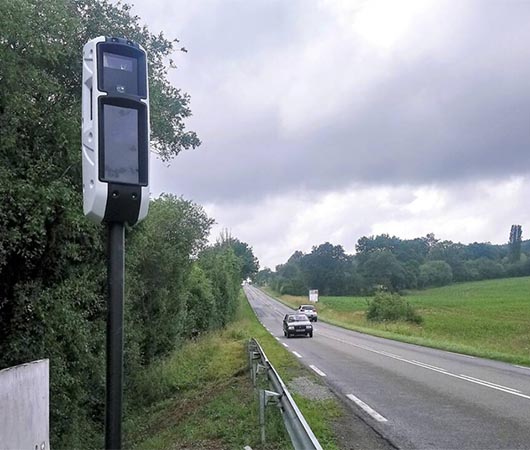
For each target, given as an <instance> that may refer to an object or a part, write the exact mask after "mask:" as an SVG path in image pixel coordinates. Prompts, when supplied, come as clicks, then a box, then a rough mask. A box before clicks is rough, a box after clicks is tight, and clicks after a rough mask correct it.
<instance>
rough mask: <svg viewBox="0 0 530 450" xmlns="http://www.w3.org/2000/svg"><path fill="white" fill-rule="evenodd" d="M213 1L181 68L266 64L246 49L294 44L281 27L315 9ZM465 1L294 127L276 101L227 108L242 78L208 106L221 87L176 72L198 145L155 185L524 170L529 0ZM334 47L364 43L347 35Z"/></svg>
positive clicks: (440, 177)
mask: <svg viewBox="0 0 530 450" xmlns="http://www.w3.org/2000/svg"><path fill="white" fill-rule="evenodd" d="M213 4H214V6H213V7H212V8H211V9H210V10H209V11H205V15H204V17H202V19H200V20H199V21H198V23H197V29H196V30H195V31H194V32H191V31H190V33H191V34H190V36H189V39H190V41H193V42H190V46H193V47H195V50H194V51H195V52H196V53H197V55H198V56H197V59H196V60H194V64H195V63H197V64H198V65H199V66H197V67H195V66H194V67H193V69H191V68H190V67H188V70H193V71H202V70H206V71H207V70H208V69H209V68H212V67H214V68H217V69H219V76H224V77H230V76H232V75H236V74H237V70H238V69H237V64H238V62H240V63H241V64H246V67H247V68H248V67H249V65H250V67H253V66H252V64H256V67H258V68H259V67H260V65H261V67H265V65H266V61H255V60H252V58H253V55H254V56H255V54H259V53H260V52H262V51H263V52H264V53H263V57H264V58H266V57H267V55H270V54H271V53H270V52H271V47H274V46H281V45H284V44H285V45H288V44H289V42H290V40H295V41H298V42H303V38H301V37H300V36H299V35H293V36H290V35H289V33H290V32H292V29H291V28H290V27H295V28H296V30H298V32H299V31H300V28H297V27H300V26H301V23H300V17H297V16H296V14H297V12H300V14H303V18H304V20H307V21H308V23H309V22H310V23H312V25H315V23H316V21H315V19H314V17H312V15H311V14H316V13H317V10H316V8H315V7H313V8H311V7H308V3H307V2H279V1H276V2H271V3H269V2H229V3H227V4H226V6H225V4H220V3H215V2H214V3H213ZM451 4H452V3H451V2H449V3H447V4H446V5H451ZM467 5H468V9H467V10H466V12H465V14H466V16H465V17H464V18H460V19H461V20H460V21H457V22H458V23H457V25H455V17H453V16H452V14H457V12H455V11H453V10H452V9H451V7H450V6H448V7H447V8H446V9H444V12H445V15H444V16H443V17H441V18H440V21H441V22H440V23H439V24H437V26H438V27H439V28H440V29H442V30H445V32H444V33H442V34H443V36H444V38H443V41H442V42H434V43H433V45H432V47H431V46H429V45H428V44H425V43H422V44H423V47H422V49H423V50H421V51H419V52H416V51H415V49H414V48H411V49H410V51H409V50H408V49H406V48H405V49H403V48H401V49H399V50H398V51H397V52H396V54H395V55H394V58H393V59H392V61H391V62H389V63H387V64H386V65H385V70H386V71H387V73H386V74H385V76H384V77H382V78H381V79H380V80H379V81H374V84H373V85H372V86H371V89H369V90H368V91H367V92H359V91H357V90H353V91H351V92H349V93H348V95H345V96H344V98H343V102H342V104H341V107H340V108H339V109H338V110H337V111H336V113H335V114H334V115H332V116H329V117H325V118H323V119H322V120H321V121H320V122H319V123H318V125H315V123H314V121H308V128H307V129H304V130H303V131H302V132H292V133H285V132H284V130H283V131H282V118H281V117H280V112H279V109H278V108H275V106H274V99H272V102H270V104H266V103H264V104H257V105H256V108H255V109H253V108H252V106H248V105H247V106H245V107H242V106H240V105H239V106H238V102H237V101H236V100H237V99H235V98H233V97H232V98H231V96H237V95H245V91H244V90H242V91H241V92H243V93H242V94H241V92H240V94H238V89H240V87H239V86H233V90H232V91H231V92H230V95H231V96H227V97H222V98H218V99H212V102H213V103H212V104H215V105H216V107H215V108H212V109H208V97H209V96H212V97H214V96H216V95H217V94H219V91H215V90H213V91H212V92H211V93H209V92H201V84H200V83H199V82H195V83H194V82H193V80H191V81H190V80H188V82H189V83H190V84H189V86H190V88H191V89H190V93H191V95H192V109H193V108H194V106H193V98H194V95H195V94H197V96H198V97H200V99H201V100H200V109H199V110H196V109H194V113H195V115H196V118H195V120H194V121H193V122H192V123H193V126H194V128H196V129H197V131H198V132H199V134H200V135H201V138H202V139H203V141H204V146H203V149H199V150H197V151H194V152H190V153H189V154H185V155H182V156H179V157H178V158H177V159H176V160H175V161H174V162H173V164H172V167H171V170H170V171H161V170H160V171H159V170H157V174H158V181H157V183H156V185H157V186H159V187H160V188H159V189H161V190H163V189H162V188H161V187H162V186H166V188H165V190H168V188H167V186H171V187H172V190H174V191H177V192H182V193H184V194H185V195H186V196H187V197H190V198H194V199H196V200H197V201H201V202H203V201H210V202H213V201H215V202H231V201H236V200H237V201H255V200H257V199H261V198H263V197H265V196H270V195H276V194H279V193H281V192H288V191H296V190H300V189H306V190H308V191H315V192H317V191H326V190H334V189H341V188H344V187H346V186H349V185H351V184H354V183H362V184H368V185H370V184H371V185H378V184H381V183H385V184H388V183H391V184H396V185H400V184H404V183H407V184H424V183H439V184H443V183H454V182H458V181H459V180H473V179H476V180H480V179H484V178H492V179H503V178H506V177H508V176H511V175H517V174H525V173H529V167H530V151H528V147H529V144H530V139H529V136H530V127H529V125H530V82H529V80H530V63H529V61H530V49H529V46H528V44H527V43H528V42H529V41H530V27H528V22H527V18H528V17H530V3H527V2H469V3H468V4H467ZM458 11H459V12H458V14H463V13H462V11H461V10H458ZM326 20H328V19H326ZM429 25H432V24H428V25H426V26H429ZM189 27H193V23H192V24H190V25H189ZM328 27H329V23H327V22H326V23H325V25H324V26H323V27H322V29H319V30H318V32H319V33H321V32H322V33H323V32H324V31H326V32H330V30H329V29H328ZM428 31H429V30H428V29H426V27H425V26H424V27H423V28H420V29H418V31H417V36H416V39H418V43H421V42H420V41H421V40H422V39H424V40H425V41H427V42H428V41H429V39H430V36H429V35H428V34H426V35H424V36H422V33H427V32H428ZM315 32H317V31H315ZM306 33H307V31H306ZM433 39H434V38H433ZM412 44H413V43H411V45H412ZM358 45H360V44H358ZM346 48H349V49H350V50H351V51H352V52H358V53H361V52H362V51H365V50H366V49H363V48H359V47H358V46H356V45H353V44H352V45H351V46H349V47H346ZM334 56H335V57H336V60H337V65H336V67H330V68H329V70H331V71H333V70H337V71H341V70H344V71H345V73H344V74H343V76H344V77H348V76H350V72H348V71H352V72H351V75H352V76H353V75H354V72H353V71H355V70H356V67H351V66H349V65H348V64H347V63H346V62H347V61H346V62H345V60H347V59H348V56H349V55H344V54H337V55H334ZM352 56H354V55H352ZM375 58H376V57H375V56H374V59H375ZM209 59H211V60H212V61H209ZM227 61H229V64H228V63H227ZM252 61H253V62H252ZM372 62H373V61H372V60H371V59H367V60H366V61H365V63H366V64H371V63H372ZM317 63H318V62H317ZM234 65H235V66H234ZM221 68H223V70H221ZM256 70H258V69H256ZM234 71H235V72H234ZM272 73H273V72H272ZM296 77H304V73H297V74H296ZM296 77H295V78H294V79H295V80H296ZM323 81H325V80H323ZM222 83H227V84H228V85H229V84H230V81H229V80H226V79H223V80H217V81H216V82H214V84H213V85H210V86H208V88H211V89H215V87H219V85H220V84H222ZM267 88H268V86H264V87H263V89H267ZM314 88H315V89H318V88H319V86H314ZM241 89H243V87H241ZM327 89H332V87H331V88H330V86H327ZM246 94H255V95H257V97H258V98H259V95H260V93H259V92H258V93H255V92H254V93H252V92H247V93H246ZM261 94H262V95H263V98H264V99H265V98H267V94H266V93H261ZM273 94H274V95H277V93H276V94H275V93H271V95H273ZM312 94H313V93H312V92H311V91H308V92H307V95H308V96H311V95H312ZM219 95H221V94H219ZM268 100H269V101H270V99H268ZM278 101H280V99H278ZM314 108H317V109H318V108H319V104H318V103H315V105H314ZM302 112H304V111H302ZM305 113H307V114H308V117H309V116H311V114H312V112H311V111H309V110H308V111H305ZM211 123H216V126H215V127H212V126H211ZM208 130H210V132H208ZM201 131H206V132H205V133H203V134H201ZM175 180H176V181H175ZM155 189H156V187H155Z"/></svg>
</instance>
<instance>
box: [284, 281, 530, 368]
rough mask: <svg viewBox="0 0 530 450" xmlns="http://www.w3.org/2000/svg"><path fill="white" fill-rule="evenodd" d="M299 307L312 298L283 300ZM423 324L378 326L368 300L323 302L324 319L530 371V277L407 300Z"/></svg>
mask: <svg viewBox="0 0 530 450" xmlns="http://www.w3.org/2000/svg"><path fill="white" fill-rule="evenodd" d="M278 298H280V299H281V300H282V301H283V302H285V303H286V304H289V305H290V306H293V307H297V306H298V305H300V304H302V303H307V298H306V297H295V296H288V295H284V296H280V297H278ZM405 298H406V299H407V301H409V302H410V303H411V304H412V305H414V306H415V307H416V309H417V311H418V313H419V314H420V315H421V316H422V317H423V319H424V322H423V324H421V325H413V324H409V323H404V322H397V323H380V324H378V323H373V322H369V321H368V320H366V318H365V311H366V307H367V300H368V297H320V299H319V300H320V301H319V303H318V313H319V318H322V319H324V320H326V321H328V322H330V323H333V324H336V325H340V326H342V327H345V328H350V329H353V330H357V331H362V332H365V333H370V334H375V335H378V336H383V337H388V338H391V339H396V340H401V341H405V342H412V343H416V344H420V345H426V346H430V347H436V348H442V349H445V350H451V351H456V352H461V353H467V354H470V355H476V356H482V357H486V358H491V359H498V360H502V361H506V362H511V363H515V364H524V365H529V366H530V277H524V278H507V279H502V280H488V281H478V282H472V283H458V284H454V285H451V286H446V287H442V288H436V289H427V290H423V291H413V292H410V293H408V295H406V297H405Z"/></svg>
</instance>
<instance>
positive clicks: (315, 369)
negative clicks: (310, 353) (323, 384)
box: [309, 364, 326, 377]
mask: <svg viewBox="0 0 530 450" xmlns="http://www.w3.org/2000/svg"><path fill="white" fill-rule="evenodd" d="M309 367H311V369H313V370H314V371H315V372H316V373H318V374H319V375H320V376H321V377H325V376H326V374H325V373H324V372H322V371H321V370H320V369H319V368H318V367H317V366H313V365H312V364H311V365H310V366H309Z"/></svg>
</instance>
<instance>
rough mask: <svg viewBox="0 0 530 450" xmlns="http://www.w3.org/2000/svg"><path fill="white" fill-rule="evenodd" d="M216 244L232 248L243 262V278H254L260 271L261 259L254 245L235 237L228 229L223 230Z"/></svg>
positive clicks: (241, 275)
mask: <svg viewBox="0 0 530 450" xmlns="http://www.w3.org/2000/svg"><path fill="white" fill-rule="evenodd" d="M216 245H218V246H221V247H223V246H224V247H231V248H232V250H233V251H234V253H235V255H236V256H237V257H238V258H239V260H240V263H241V274H240V277H241V280H246V279H247V278H253V277H254V276H255V275H256V274H257V273H258V270H259V261H258V258H256V257H255V256H254V252H253V251H252V247H250V246H249V245H248V244H247V243H246V242H241V241H240V240H239V239H237V238H235V237H233V236H232V235H231V234H230V232H229V231H228V230H224V231H223V232H221V234H220V236H219V238H218V239H217V244H216Z"/></svg>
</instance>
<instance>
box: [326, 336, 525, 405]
mask: <svg viewBox="0 0 530 450" xmlns="http://www.w3.org/2000/svg"><path fill="white" fill-rule="evenodd" d="M321 334H322V335H323V336H326V337H328V338H330V339H333V340H335V341H338V342H341V343H343V344H346V345H351V346H353V347H357V348H361V349H363V350H366V351H369V352H372V353H377V354H378V355H383V356H387V357H388V358H392V359H397V360H398V361H402V362H404V363H407V364H412V365H414V366H418V367H423V368H424V369H427V370H432V371H433V372H438V373H441V374H443V375H447V376H449V377H453V378H458V379H460V380H464V381H467V382H469V383H474V384H478V385H481V386H485V387H488V388H490V389H495V390H497V391H501V392H506V393H507V394H512V395H516V396H517V397H521V398H525V399H527V400H530V395H525V394H521V391H518V390H517V389H513V388H510V387H506V386H502V385H500V384H495V383H492V382H491V381H484V380H480V379H478V378H473V377H470V376H468V375H463V374H459V375H457V374H455V373H451V372H449V371H447V370H446V369H442V368H440V367H436V366H431V365H429V364H425V363H422V362H419V361H415V360H409V359H406V358H403V357H401V356H399V355H394V354H393V353H388V352H385V351H381V350H375V349H373V348H370V347H366V346H364V345H359V344H354V343H352V342H348V341H345V340H343V339H338V338H335V337H332V336H329V335H327V334H323V333H321Z"/></svg>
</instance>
